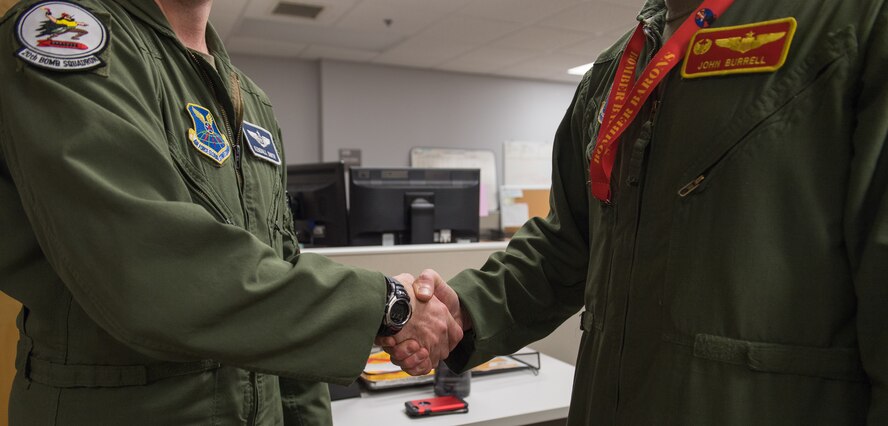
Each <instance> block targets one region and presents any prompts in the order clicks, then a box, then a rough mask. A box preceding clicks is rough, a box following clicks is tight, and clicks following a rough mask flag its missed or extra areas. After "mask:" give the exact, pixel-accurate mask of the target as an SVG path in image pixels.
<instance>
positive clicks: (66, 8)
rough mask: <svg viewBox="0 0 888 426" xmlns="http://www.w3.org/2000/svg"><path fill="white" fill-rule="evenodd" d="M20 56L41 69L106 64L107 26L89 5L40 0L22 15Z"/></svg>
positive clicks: (83, 67) (65, 68) (82, 68)
mask: <svg viewBox="0 0 888 426" xmlns="http://www.w3.org/2000/svg"><path fill="white" fill-rule="evenodd" d="M16 37H17V38H18V41H19V43H21V45H22V48H21V49H20V50H19V51H18V52H17V53H16V56H18V57H19V58H21V59H22V60H23V61H25V62H28V63H31V64H33V65H35V66H38V67H40V68H45V69H50V70H56V71H84V70H89V69H93V68H98V67H101V66H103V65H104V64H105V63H104V61H102V59H101V58H99V54H100V53H102V51H103V50H104V49H105V47H107V45H108V30H107V28H106V27H105V25H104V24H103V23H102V22H101V21H100V20H99V19H98V18H96V16H95V15H93V14H92V13H91V12H90V11H88V10H86V9H85V8H83V7H81V6H79V5H77V4H74V3H69V2H66V1H48V2H43V3H38V4H35V5H34V6H32V7H31V8H30V9H28V10H27V11H26V12H24V13H22V14H21V16H19V19H18V24H17V25H16Z"/></svg>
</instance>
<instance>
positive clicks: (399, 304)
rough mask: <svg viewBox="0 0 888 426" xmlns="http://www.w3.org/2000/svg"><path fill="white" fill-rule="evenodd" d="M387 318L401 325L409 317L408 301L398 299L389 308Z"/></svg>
mask: <svg viewBox="0 0 888 426" xmlns="http://www.w3.org/2000/svg"><path fill="white" fill-rule="evenodd" d="M389 318H390V319H391V321H392V323H393V324H398V325H403V324H404V323H405V322H407V320H408V319H409V318H410V303H408V302H407V301H406V300H398V301H396V302H395V303H393V304H392V307H391V309H389Z"/></svg>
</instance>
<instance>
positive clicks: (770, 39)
mask: <svg viewBox="0 0 888 426" xmlns="http://www.w3.org/2000/svg"><path fill="white" fill-rule="evenodd" d="M795 29H796V20H795V19H794V18H783V19H776V20H773V21H765V22H756V23H754V24H746V25H737V26H733V27H724V28H707V29H702V30H699V31H697V33H696V34H694V36H693V37H691V42H690V44H689V45H688V49H687V52H686V53H685V60H684V63H683V64H682V67H681V75H682V77H684V78H697V77H706V76H712V75H726V74H740V73H752V72H774V71H776V70H778V69H780V67H782V66H783V63H784V62H785V61H786V55H787V54H788V53H789V45H790V44H791V43H792V36H793V34H795Z"/></svg>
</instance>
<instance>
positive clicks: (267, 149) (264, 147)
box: [242, 121, 281, 166]
mask: <svg viewBox="0 0 888 426" xmlns="http://www.w3.org/2000/svg"><path fill="white" fill-rule="evenodd" d="M242 127H243V129H244V137H245V138H246V139H247V145H249V146H250V151H252V152H253V155H255V156H256V157H259V158H261V159H263V160H265V161H268V162H270V163H273V164H277V165H279V166H280V165H281V156H280V155H278V152H277V148H276V147H275V146H274V138H273V137H272V136H271V132H269V131H268V130H265V129H263V128H262V127H259V126H257V125H255V124H253V123H250V122H249V121H244V122H243V126H242Z"/></svg>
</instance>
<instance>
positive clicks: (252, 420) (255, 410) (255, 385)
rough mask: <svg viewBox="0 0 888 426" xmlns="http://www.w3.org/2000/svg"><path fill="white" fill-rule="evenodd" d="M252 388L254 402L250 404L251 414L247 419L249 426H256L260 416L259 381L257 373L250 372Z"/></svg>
mask: <svg viewBox="0 0 888 426" xmlns="http://www.w3.org/2000/svg"><path fill="white" fill-rule="evenodd" d="M250 387H251V390H252V395H251V397H252V401H251V404H250V414H249V415H248V417H247V425H248V426H256V418H257V417H258V416H259V379H258V378H257V375H256V373H255V372H253V371H251V372H250Z"/></svg>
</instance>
